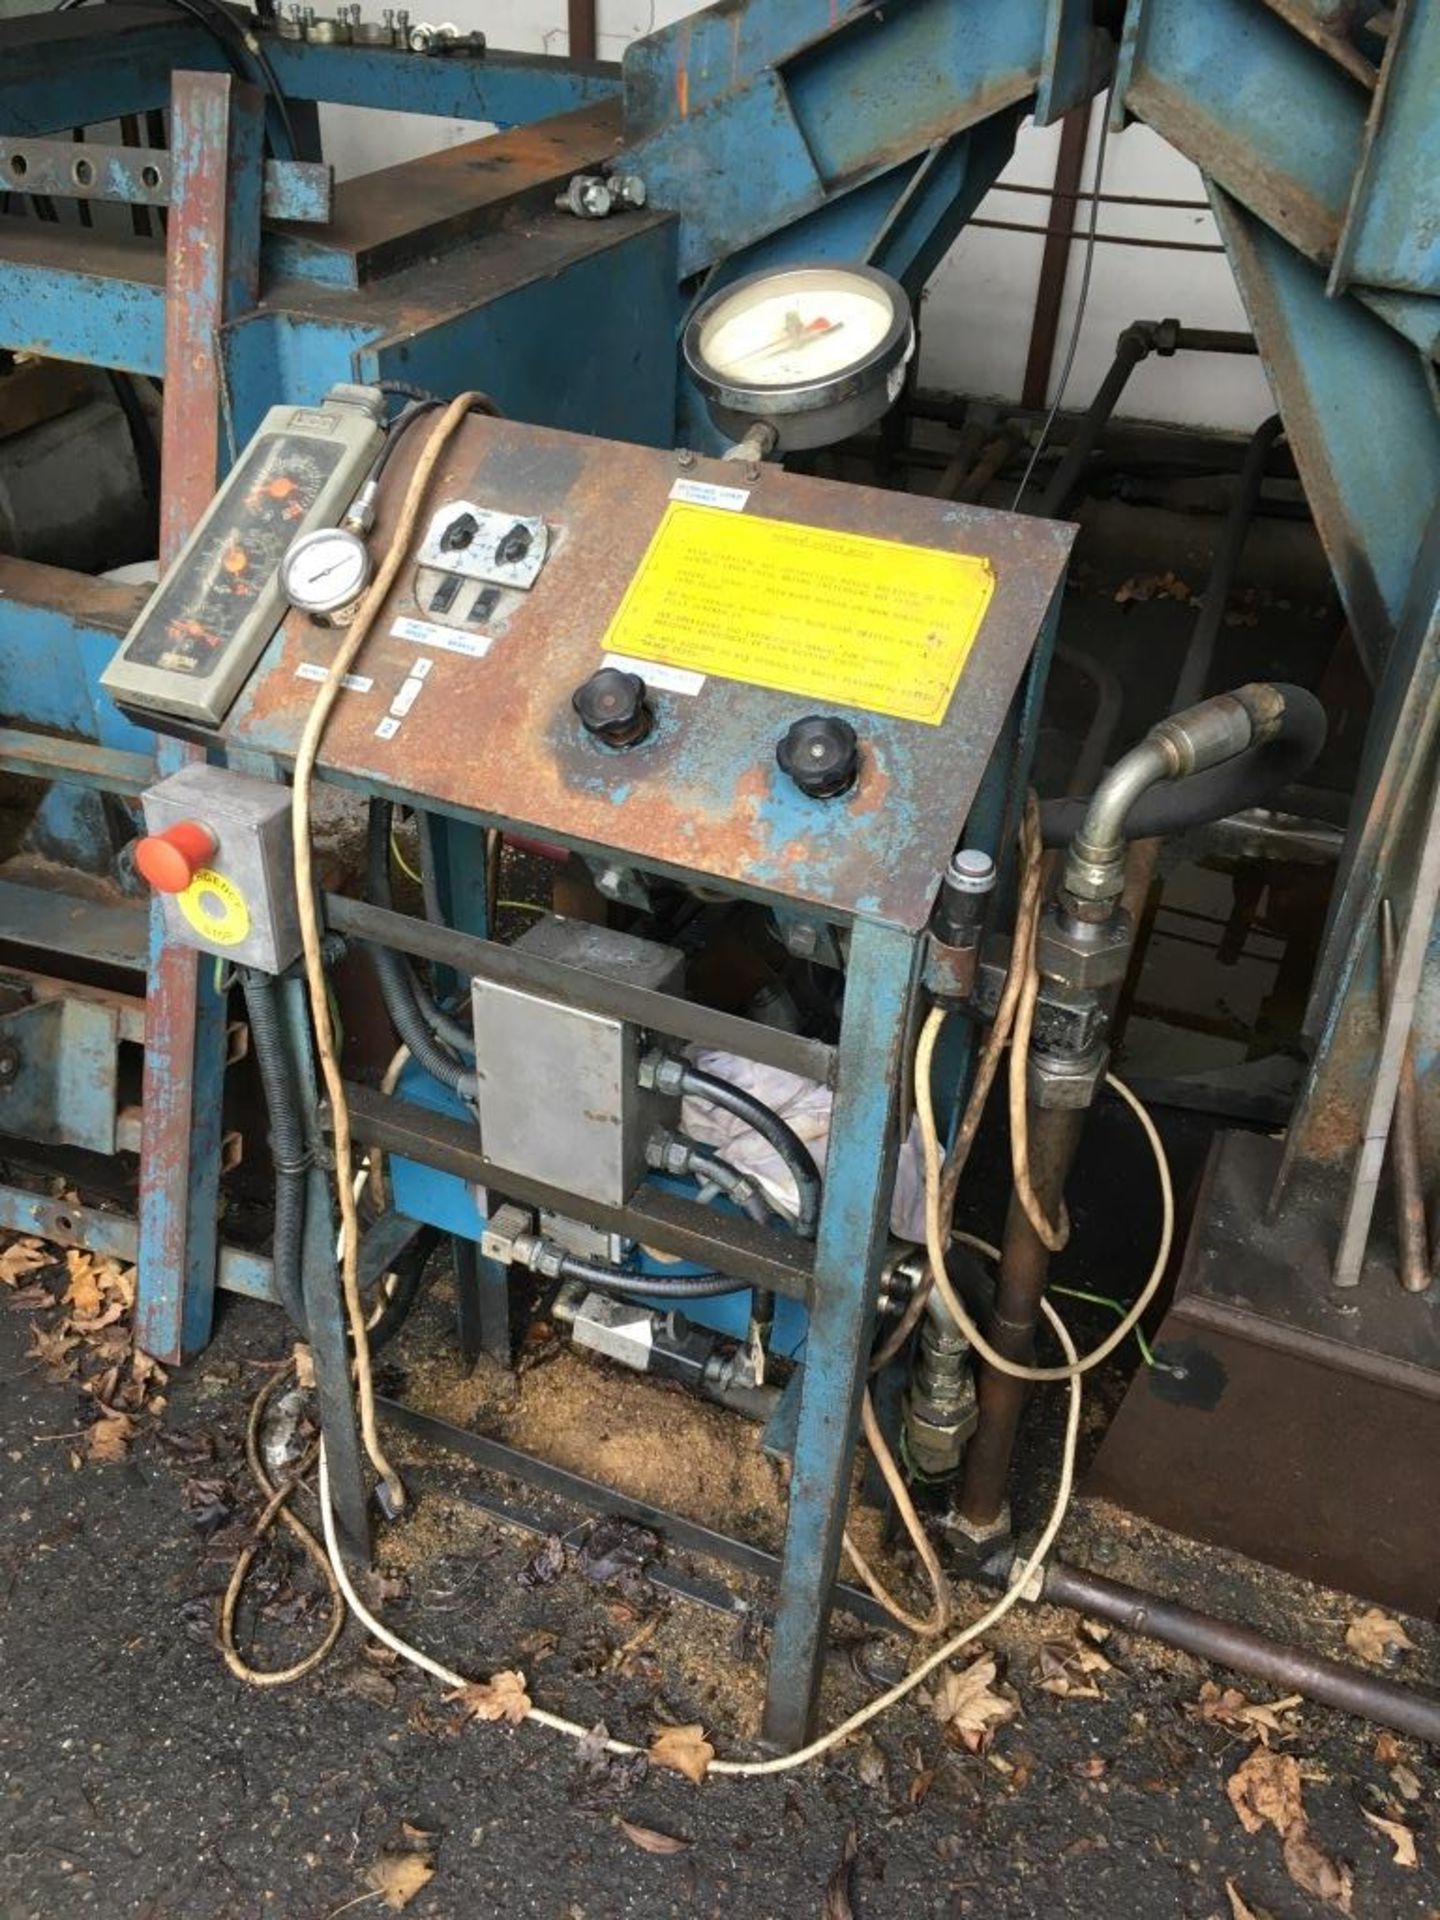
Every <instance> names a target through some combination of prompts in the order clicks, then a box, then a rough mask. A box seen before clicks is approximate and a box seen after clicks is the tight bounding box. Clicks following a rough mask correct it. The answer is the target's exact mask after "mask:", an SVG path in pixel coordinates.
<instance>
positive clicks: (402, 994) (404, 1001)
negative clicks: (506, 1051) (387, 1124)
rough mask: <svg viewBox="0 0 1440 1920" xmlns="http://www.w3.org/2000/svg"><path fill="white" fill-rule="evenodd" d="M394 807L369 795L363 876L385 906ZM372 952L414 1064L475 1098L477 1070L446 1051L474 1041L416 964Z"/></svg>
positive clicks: (380, 950)
mask: <svg viewBox="0 0 1440 1920" xmlns="http://www.w3.org/2000/svg"><path fill="white" fill-rule="evenodd" d="M394 817H395V810H394V808H393V807H392V806H391V804H390V802H389V801H388V800H372V801H371V802H370V815H369V822H368V829H367V834H366V869H367V871H366V880H367V891H368V892H369V895H370V899H371V901H372V902H373V904H374V905H375V906H377V907H389V906H390V905H391V897H390V829H391V827H392V825H393V823H394ZM370 953H371V955H372V957H373V959H374V962H375V971H376V974H377V975H378V977H379V981H380V993H381V997H382V998H383V999H384V1002H385V1008H386V1011H387V1012H388V1013H389V1015H390V1018H391V1020H392V1021H393V1022H394V1026H395V1031H396V1032H397V1033H398V1034H399V1036H400V1038H401V1039H402V1040H403V1041H404V1042H405V1044H406V1046H407V1047H409V1049H410V1051H411V1053H412V1054H413V1055H414V1057H415V1060H416V1061H417V1063H418V1064H419V1065H420V1066H422V1067H423V1068H424V1069H425V1071H426V1072H427V1073H428V1074H430V1075H431V1076H432V1077H433V1078H434V1079H436V1080H439V1081H440V1082H441V1083H442V1085H444V1086H447V1087H449V1088H450V1090H451V1091H452V1092H453V1093H458V1094H459V1095H460V1096H461V1098H462V1099H473V1098H474V1095H475V1086H476V1082H475V1075H474V1074H473V1073H472V1072H468V1071H467V1070H466V1069H465V1068H464V1067H462V1066H460V1065H459V1064H457V1062H456V1061H455V1060H454V1059H453V1058H452V1057H451V1055H450V1053H449V1052H448V1051H447V1050H446V1048H447V1046H450V1047H454V1048H455V1050H456V1051H457V1052H458V1053H459V1054H460V1055H461V1056H462V1058H464V1059H473V1058H474V1053H475V1049H474V1041H473V1039H472V1037H471V1036H470V1035H469V1034H467V1033H466V1031H465V1029H464V1028H463V1027H462V1026H460V1025H459V1024H458V1022H456V1021H454V1020H452V1019H451V1018H450V1017H449V1015H448V1014H446V1013H444V1012H443V1011H442V1010H441V1009H440V1008H439V1007H437V1006H436V1005H435V1002H434V1001H433V1000H432V999H431V998H430V996H429V995H428V994H427V993H426V992H425V990H424V989H423V988H422V987H421V985H420V982H419V980H418V979H417V978H416V976H415V970H414V968H413V967H412V966H411V965H410V964H409V962H408V961H407V960H406V959H405V958H404V956H403V955H401V954H398V953H394V952H392V951H391V950H390V949H389V948H388V947H379V946H372V947H371V948H370Z"/></svg>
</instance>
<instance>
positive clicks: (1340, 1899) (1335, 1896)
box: [1284, 1813, 1355, 1914]
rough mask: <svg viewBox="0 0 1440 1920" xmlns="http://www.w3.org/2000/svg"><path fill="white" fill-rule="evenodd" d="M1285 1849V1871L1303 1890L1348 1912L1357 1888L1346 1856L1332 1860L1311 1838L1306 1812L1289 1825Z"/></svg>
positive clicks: (1341, 1910)
mask: <svg viewBox="0 0 1440 1920" xmlns="http://www.w3.org/2000/svg"><path fill="white" fill-rule="evenodd" d="M1284 1853H1285V1871H1286V1872H1287V1873H1288V1874H1289V1876H1290V1878H1291V1879H1292V1880H1293V1881H1294V1882H1295V1884H1296V1886H1297V1887H1299V1889H1300V1891H1301V1892H1302V1893H1308V1894H1309V1895H1310V1896H1311V1898H1312V1899H1315V1900H1323V1901H1324V1902H1325V1904H1326V1905H1327V1906H1330V1907H1336V1908H1338V1909H1339V1911H1340V1912H1341V1913H1347V1914H1348V1913H1349V1911H1350V1904H1351V1901H1352V1900H1353V1898H1354V1892H1355V1889H1354V1884H1353V1876H1352V1874H1351V1872H1350V1869H1349V1867H1347V1866H1346V1865H1345V1863H1344V1861H1343V1860H1340V1861H1336V1860H1332V1859H1331V1858H1330V1856H1329V1854H1328V1853H1326V1851H1325V1849H1324V1848H1323V1847H1322V1846H1320V1845H1319V1843H1318V1842H1317V1841H1316V1840H1314V1839H1312V1837H1311V1834H1310V1827H1309V1824H1308V1822H1307V1821H1306V1819H1305V1816H1304V1814H1303V1813H1302V1814H1301V1815H1300V1816H1299V1818H1298V1819H1297V1820H1295V1821H1294V1822H1292V1824H1291V1825H1290V1826H1289V1827H1288V1828H1287V1829H1286V1832H1285V1835H1284Z"/></svg>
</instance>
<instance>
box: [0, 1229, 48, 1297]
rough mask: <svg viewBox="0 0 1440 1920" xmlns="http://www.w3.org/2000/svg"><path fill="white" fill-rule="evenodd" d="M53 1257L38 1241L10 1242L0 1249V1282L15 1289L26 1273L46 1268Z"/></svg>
mask: <svg viewBox="0 0 1440 1920" xmlns="http://www.w3.org/2000/svg"><path fill="white" fill-rule="evenodd" d="M54 1257H55V1256H54V1255H53V1254H52V1253H49V1252H47V1251H46V1249H45V1248H44V1247H43V1246H42V1245H41V1244H40V1242H39V1241H38V1240H30V1239H26V1240H12V1241H11V1243H10V1245H9V1246H8V1247H4V1248H0V1282H3V1283H4V1285H5V1286H7V1287H17V1286H19V1284H20V1282H21V1280H22V1279H23V1277H24V1276H25V1275H26V1274H27V1273H36V1272H38V1271H39V1270H40V1268H42V1267H48V1266H49V1265H50V1263H51V1261H52V1260H53V1259H54Z"/></svg>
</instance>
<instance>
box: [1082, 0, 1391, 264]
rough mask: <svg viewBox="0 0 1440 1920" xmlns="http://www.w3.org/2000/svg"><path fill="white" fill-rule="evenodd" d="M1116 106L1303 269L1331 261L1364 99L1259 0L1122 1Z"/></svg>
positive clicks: (1351, 174)
mask: <svg viewBox="0 0 1440 1920" xmlns="http://www.w3.org/2000/svg"><path fill="white" fill-rule="evenodd" d="M1117 95H1118V102H1117V104H1123V107H1124V109H1125V110H1126V111H1127V112H1129V113H1133V114H1135V115H1137V116H1138V117H1139V118H1140V119H1141V120H1144V121H1145V122H1146V123H1147V124H1148V125H1150V126H1152V127H1154V129H1155V131H1156V132H1157V133H1159V134H1162V135H1163V136H1164V137H1165V139H1167V140H1168V141H1169V142H1170V144H1171V145H1172V146H1174V147H1178V148H1179V150H1180V151H1181V153H1183V154H1185V155H1186V157H1187V158H1188V159H1190V160H1193V161H1194V162H1195V164H1196V165H1197V166H1198V167H1200V168H1202V169H1203V170H1204V172H1205V173H1206V174H1208V175H1209V176H1210V177H1211V178H1212V179H1213V180H1214V181H1215V182H1216V183H1217V184H1218V185H1219V186H1221V187H1223V188H1224V190H1225V191H1226V193H1228V194H1230V195H1231V197H1232V198H1233V199H1235V200H1238V201H1239V203H1240V204H1241V206H1243V207H1246V208H1248V209H1249V210H1250V211H1251V212H1252V213H1255V214H1258V215H1259V216H1260V218H1261V219H1262V220H1263V221H1265V222H1266V223H1267V225H1269V226H1271V227H1273V228H1274V229H1275V231H1276V232H1277V233H1278V234H1280V235H1282V236H1283V237H1284V238H1285V239H1286V240H1288V241H1289V242H1290V244H1291V245H1292V246H1294V247H1298V248H1299V250H1300V252H1301V253H1303V254H1305V255H1307V256H1308V257H1309V258H1310V259H1312V260H1318V261H1321V262H1323V263H1328V262H1329V261H1330V260H1331V259H1332V258H1333V257H1334V253H1335V247H1336V243H1337V241H1338V239H1339V235H1340V223H1341V220H1342V219H1343V217H1344V212H1345V206H1346V202H1347V200H1348V198H1349V194H1350V184H1351V181H1352V180H1353V179H1354V176H1355V170H1356V167H1357V166H1358V164H1359V160H1360V148H1361V141H1362V138H1363V135H1364V130H1365V113H1366V108H1367V106H1368V104H1369V98H1368V95H1367V94H1366V93H1365V90H1364V89H1363V88H1362V87H1361V86H1359V85H1358V83H1357V82H1356V81H1355V80H1353V79H1352V78H1351V77H1350V76H1349V75H1348V74H1346V73H1345V72H1343V71H1342V70H1341V68H1339V67H1337V66H1336V65H1335V63H1334V62H1333V61H1332V60H1330V59H1329V58H1328V57H1327V55H1325V54H1324V53H1322V52H1321V51H1320V50H1319V49H1318V48H1317V47H1314V46H1312V45H1311V44H1310V43H1309V41H1307V40H1304V39H1302V38H1301V37H1300V35H1299V34H1297V33H1294V32H1293V31H1292V30H1291V29H1290V28H1289V27H1287V26H1286V25H1285V24H1284V22H1283V21H1282V20H1280V19H1279V18H1278V16H1277V15H1275V14H1273V13H1271V12H1270V10H1269V9H1268V7H1265V6H1262V5H1258V4H1256V0H1130V5H1129V8H1128V10H1127V12H1126V16H1125V38H1124V44H1123V49H1122V61H1121V67H1120V71H1119V76H1118V86H1117Z"/></svg>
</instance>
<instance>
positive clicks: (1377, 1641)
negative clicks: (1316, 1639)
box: [1345, 1607, 1415, 1666]
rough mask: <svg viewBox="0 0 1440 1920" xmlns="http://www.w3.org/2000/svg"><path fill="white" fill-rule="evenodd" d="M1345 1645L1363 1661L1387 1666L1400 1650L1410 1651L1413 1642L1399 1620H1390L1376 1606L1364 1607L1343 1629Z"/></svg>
mask: <svg viewBox="0 0 1440 1920" xmlns="http://www.w3.org/2000/svg"><path fill="white" fill-rule="evenodd" d="M1345 1644H1346V1646H1347V1647H1349V1648H1350V1650H1351V1652H1352V1653H1358V1654H1359V1656H1360V1658H1361V1659H1362V1660H1369V1661H1372V1662H1373V1663H1375V1664H1376V1665H1377V1666H1390V1665H1392V1664H1393V1662H1394V1661H1395V1660H1396V1659H1397V1658H1398V1657H1399V1655H1400V1654H1402V1653H1413V1652H1414V1651H1415V1642H1414V1641H1413V1640H1412V1639H1411V1638H1410V1636H1409V1634H1408V1633H1406V1631H1405V1629H1404V1627H1402V1626H1401V1624H1400V1622H1399V1621H1398V1620H1392V1619H1391V1618H1390V1616H1389V1614H1388V1613H1382V1612H1381V1611H1380V1609H1379V1607H1367V1608H1366V1609H1365V1611H1364V1613H1362V1614H1360V1615H1359V1617H1358V1618H1357V1619H1354V1620H1352V1621H1351V1622H1350V1624H1349V1626H1348V1627H1347V1628H1346V1629H1345Z"/></svg>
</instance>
